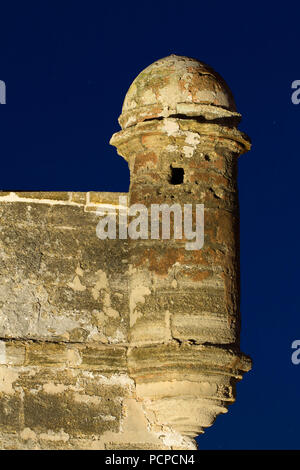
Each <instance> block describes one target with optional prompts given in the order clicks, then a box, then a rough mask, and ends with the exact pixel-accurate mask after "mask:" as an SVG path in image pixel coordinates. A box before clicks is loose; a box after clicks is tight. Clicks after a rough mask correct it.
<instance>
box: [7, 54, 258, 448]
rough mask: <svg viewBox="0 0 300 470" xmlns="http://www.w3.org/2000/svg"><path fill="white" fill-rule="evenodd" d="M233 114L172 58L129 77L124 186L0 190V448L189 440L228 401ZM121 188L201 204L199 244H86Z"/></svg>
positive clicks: (205, 72) (219, 95)
mask: <svg viewBox="0 0 300 470" xmlns="http://www.w3.org/2000/svg"><path fill="white" fill-rule="evenodd" d="M239 119H240V115H239V114H238V113H237V112H236V110H235V107H234V102H233V98H232V97H231V95H230V91H229V90H228V89H227V88H226V85H225V84H224V82H223V81H222V79H221V78H220V77H219V76H218V75H217V74H216V73H215V72H213V71H212V70H211V69H210V68H208V67H207V66H205V65H204V64H202V63H200V62H198V61H195V59H189V58H183V57H178V56H170V57H168V58H165V59H162V60H160V61H158V62H155V63H154V64H152V65H151V66H150V67H148V69H146V70H145V71H143V72H142V73H141V74H140V75H139V76H138V77H137V79H136V80H135V81H134V83H133V85H132V86H131V87H130V89H129V92H128V94H127V96H126V99H125V102H124V106H123V112H122V115H121V117H120V123H121V125H122V131H120V132H119V133H117V134H115V135H114V136H113V138H112V140H111V143H112V144H113V145H115V146H116V147H117V149H118V153H119V154H120V155H122V156H123V157H124V158H125V159H126V160H127V161H128V164H129V168H130V172H131V184H130V190H129V193H128V194H124V193H103V192H102V193H101V192H88V193H79V192H17V193H16V192H9V191H8V192H1V193H0V217H1V218H0V220H1V225H0V448H2V449H194V448H196V447H195V441H194V438H195V437H196V436H197V435H198V434H200V433H201V432H203V430H204V428H205V427H207V426H210V425H211V424H212V423H213V422H214V420H215V418H216V416H217V415H218V414H220V413H225V412H226V411H227V405H229V404H230V403H232V402H233V401H234V399H235V383H236V381H237V380H239V379H241V377H242V373H243V372H245V371H247V370H249V369H250V368H251V361H250V359H249V358H248V357H247V356H245V355H243V354H242V353H241V352H240V350H239V333H240V311H239V236H238V231H239V227H238V218H239V212H238V196H237V183H236V180H237V157H238V155H239V154H241V153H243V152H245V151H247V150H248V149H249V148H250V144H249V140H248V138H247V136H245V135H244V134H243V133H241V132H240V131H239V130H238V129H237V123H238V121H239ZM174 168H177V169H180V171H181V174H182V175H183V178H182V181H180V182H178V181H176V184H174V181H173V180H172V177H173V176H172V175H173V172H174ZM125 195H126V196H128V202H129V204H131V205H132V204H136V203H137V204H141V203H142V204H143V205H144V206H145V207H147V208H150V206H151V204H153V203H156V204H163V203H167V204H170V205H171V204H173V203H179V204H185V203H187V204H194V205H195V204H197V203H201V204H204V207H205V211H204V214H205V215H204V220H205V222H204V246H203V247H202V248H201V249H200V250H196V251H193V250H191V251H189V250H186V248H185V242H186V240H185V239H182V240H153V239H151V237H150V232H149V237H148V238H147V239H143V240H132V239H125V240H120V239H115V240H111V239H106V240H100V239H99V238H98V237H97V236H96V227H97V224H98V222H99V215H98V214H97V210H98V209H109V208H110V210H114V209H117V208H118V207H119V206H118V205H119V197H120V196H125ZM149 230H150V229H149Z"/></svg>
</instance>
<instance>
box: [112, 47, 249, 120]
mask: <svg viewBox="0 0 300 470" xmlns="http://www.w3.org/2000/svg"><path fill="white" fill-rule="evenodd" d="M172 115H184V116H191V117H195V116H196V117H200V116H202V117H204V118H206V119H216V118H222V117H232V116H236V117H238V116H240V115H239V114H238V113H237V112H236V107H235V103H234V99H233V96H232V94H231V91H230V89H229V87H228V86H227V85H226V83H225V81H224V80H223V79H222V77H220V75H219V74H217V73H216V72H215V71H214V70H213V69H212V68H211V67H209V66H208V65H206V64H204V63H203V62H199V61H198V60H196V59H192V58H189V57H183V56H177V55H170V56H168V57H165V58H163V59H160V60H157V61H156V62H154V63H153V64H151V65H149V67H147V68H146V69H145V70H143V71H142V72H141V73H140V74H139V75H138V76H137V78H136V79H135V80H134V81H133V83H132V84H131V86H130V88H129V90H128V92H127V94H126V97H125V100H124V104H123V108H122V114H121V116H120V117H119V122H120V125H121V127H122V128H123V129H126V128H127V127H130V126H134V125H135V124H137V123H138V122H142V121H145V120H147V119H155V118H159V117H168V116H172Z"/></svg>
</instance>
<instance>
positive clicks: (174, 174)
mask: <svg viewBox="0 0 300 470" xmlns="http://www.w3.org/2000/svg"><path fill="white" fill-rule="evenodd" d="M183 178H184V170H183V168H173V167H172V166H171V177H170V183H171V184H182V183H183Z"/></svg>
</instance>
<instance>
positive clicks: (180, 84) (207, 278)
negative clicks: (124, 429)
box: [111, 55, 251, 437]
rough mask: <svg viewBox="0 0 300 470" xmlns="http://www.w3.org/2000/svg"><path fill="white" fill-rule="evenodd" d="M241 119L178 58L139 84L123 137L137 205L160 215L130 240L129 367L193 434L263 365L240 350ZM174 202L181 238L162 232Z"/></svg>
mask: <svg viewBox="0 0 300 470" xmlns="http://www.w3.org/2000/svg"><path fill="white" fill-rule="evenodd" d="M240 118H241V116H240V114H239V113H237V111H236V108H235V103H234V100H233V97H232V94H231V92H230V90H229V88H228V86H227V85H226V83H225V82H224V80H223V79H222V78H221V77H220V76H219V75H218V74H217V73H216V72H215V71H214V70H212V69H211V68H210V67H208V66H207V65H206V64H203V63H201V62H199V61H198V60H195V59H191V58H187V57H180V56H176V55H171V56H169V57H166V58H164V59H161V60H158V61H157V62H155V63H153V64H152V65H150V66H149V67H147V68H146V69H145V70H144V71H143V72H141V73H140V75H139V76H138V77H137V78H136V79H135V80H134V82H133V83H132V85H131V86H130V88H129V90H128V93H127V95H126V97H125V101H124V105H123V109H122V114H121V116H120V118H119V122H120V124H121V127H122V130H121V131H120V132H118V133H116V134H114V135H113V137H112V139H111V144H112V145H114V146H116V147H117V150H118V153H119V154H120V155H122V156H123V157H124V158H125V159H126V160H127V161H128V164H129V168H130V190H129V204H130V206H131V207H132V205H135V204H139V205H141V204H142V205H143V207H145V208H146V209H147V217H148V230H147V233H146V234H145V231H144V232H143V234H142V238H140V239H135V240H133V239H132V240H130V267H129V287H130V342H131V343H130V344H131V347H130V350H129V356H128V365H129V370H130V373H131V375H132V377H133V378H134V379H135V383H136V387H137V397H138V399H141V400H143V401H144V403H145V408H146V410H147V412H148V414H149V420H150V421H151V422H152V424H153V426H157V427H161V426H165V427H170V428H172V430H175V431H177V432H179V433H181V434H184V435H188V436H192V437H195V436H196V435H198V434H199V433H201V432H203V428H204V427H206V426H210V425H211V424H212V423H213V421H214V419H215V417H216V416H217V415H218V414H219V413H224V412H226V411H227V405H228V404H229V403H231V402H233V401H234V399H235V392H234V385H235V382H236V380H238V379H240V378H241V376H242V373H243V372H245V371H247V370H249V369H250V368H251V361H250V359H249V358H247V357H246V356H244V355H243V354H242V353H241V352H240V350H239V334H240V309H239V208H238V193H237V158H238V156H239V155H240V154H242V153H244V152H246V151H248V150H249V149H250V142H249V138H248V137H247V136H246V135H245V134H243V133H242V132H241V131H239V130H238V129H237V125H238V123H239V121H240ZM162 205H166V206H164V208H166V207H168V208H169V213H170V214H171V217H170V220H171V227H170V239H168V238H167V237H165V238H163V236H162V230H160V232H159V236H157V230H156V228H157V225H156V226H155V221H154V218H155V217H156V222H157V221H159V223H160V225H161V226H162V223H163V218H164V216H163V215H162V212H161V211H160V209H163V207H162ZM153 207H154V209H153ZM137 209H138V206H136V210H137ZM189 211H191V213H192V221H193V225H192V226H190V227H189V226H188V223H185V221H187V220H188V216H186V214H188V212H189ZM154 214H155V217H154ZM180 214H181V219H180ZM185 216H186V217H187V218H186V219H185ZM160 229H162V227H160ZM174 229H175V232H176V236H177V237H176V236H174ZM197 230H198V231H197ZM180 234H181V235H182V236H181V237H180ZM192 235H193V237H194V238H192ZM203 237H204V238H203Z"/></svg>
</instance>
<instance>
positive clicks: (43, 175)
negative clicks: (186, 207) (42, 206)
mask: <svg viewBox="0 0 300 470" xmlns="http://www.w3.org/2000/svg"><path fill="white" fill-rule="evenodd" d="M280 3H281V5H282V6H281V8H280V9H279V8H278V7H276V6H275V4H274V3H269V4H264V3H263V2H248V3H245V2H240V3H237V2H234V3H233V2H232V3H231V2H222V3H221V2H218V3H215V2H212V3H211V6H207V5H208V2H205V3H203V2H199V1H194V0H190V1H189V2H176V1H174V0H173V1H166V0H163V1H155V0H153V1H151V2H141V1H139V2H135V1H132V2H130V1H129V2H128V1H127V2H107V3H106V4H103V3H102V2H101V1H85V2H83V1H82V2H78V1H75V0H73V1H70V2H69V1H65V0H61V1H60V2H56V1H51V2H50V1H46V0H43V1H37V2H33V1H30V0H29V1H26V2H21V1H19V2H16V1H11V2H5V5H4V4H3V2H2V5H1V7H0V14H1V30H0V80H4V81H5V82H6V86H7V104H6V105H5V106H1V107H0V120H1V121H0V122H1V127H0V129H1V130H0V142H1V172H0V189H4V190H22V189H23V190H24V189H25V190H82V191H86V190H99V191H126V190H127V189H128V184H129V172H128V168H127V164H126V162H125V161H123V160H122V158H120V157H119V156H117V154H116V152H115V149H114V148H112V147H110V146H109V144H108V141H109V139H110V137H111V135H112V134H113V133H114V132H116V131H117V130H119V125H118V122H117V118H118V116H119V114H120V111H121V105H122V101H123V98H124V95H125V93H126V91H127V89H128V87H129V85H130V83H131V82H132V80H133V79H134V78H135V77H136V75H137V74H138V73H139V72H140V71H141V70H142V69H143V68H145V67H146V66H148V65H149V64H151V63H152V62H154V61H155V60H157V59H159V58H161V57H164V56H166V55H169V54H171V53H175V54H179V55H187V56H191V57H196V58H198V59H200V60H202V61H204V62H206V63H208V64H210V65H211V66H212V67H213V68H214V69H215V70H216V71H217V72H219V73H220V74H221V75H222V76H223V77H224V78H225V80H226V81H227V83H228V84H229V86H230V87H231V89H232V91H233V94H234V96H235V99H236V103H237V107H238V110H239V112H241V113H242V114H243V120H242V123H241V125H240V129H241V130H243V131H245V132H246V133H247V134H249V136H250V137H251V139H252V142H253V149H252V150H251V152H250V153H248V154H246V155H244V156H242V157H241V158H240V161H239V189H240V210H241V281H242V286H241V287H242V306H241V307H242V326H243V328H242V338H241V346H242V350H243V351H244V352H245V353H247V354H249V355H250V356H251V357H252V358H253V361H254V367H253V370H252V371H251V372H250V373H248V374H247V375H245V377H244V379H243V381H242V382H241V383H239V384H238V386H237V392H238V393H237V402H236V403H235V404H234V405H232V406H231V407H230V408H229V413H228V414H227V415H223V416H220V417H219V418H218V419H217V421H216V423H215V424H214V426H213V427H212V428H210V429H207V431H206V434H205V435H204V436H201V438H200V439H199V445H200V448H202V449H299V448H300V436H299V422H300V399H299V398H300V397H299V395H300V380H299V378H300V364H299V365H298V366H295V365H293V364H292V362H291V354H292V349H291V343H292V341H293V340H295V339H300V286H299V284H298V283H299V261H300V257H299V247H298V244H299V227H300V223H299V203H298V198H299V189H300V183H299V173H300V148H299V147H300V142H299V140H300V139H299V136H300V132H299V131H300V128H299V123H300V105H298V106H296V105H293V104H292V102H291V93H292V90H291V83H292V81H294V80H297V79H298V80H300V67H299V64H300V62H299V45H300V44H299V18H300V5H299V4H298V6H297V4H296V3H295V4H288V2H280ZM209 5H210V4H209Z"/></svg>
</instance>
